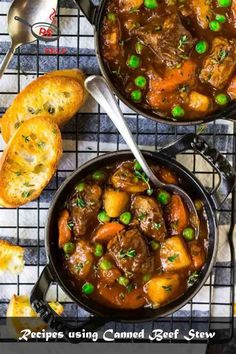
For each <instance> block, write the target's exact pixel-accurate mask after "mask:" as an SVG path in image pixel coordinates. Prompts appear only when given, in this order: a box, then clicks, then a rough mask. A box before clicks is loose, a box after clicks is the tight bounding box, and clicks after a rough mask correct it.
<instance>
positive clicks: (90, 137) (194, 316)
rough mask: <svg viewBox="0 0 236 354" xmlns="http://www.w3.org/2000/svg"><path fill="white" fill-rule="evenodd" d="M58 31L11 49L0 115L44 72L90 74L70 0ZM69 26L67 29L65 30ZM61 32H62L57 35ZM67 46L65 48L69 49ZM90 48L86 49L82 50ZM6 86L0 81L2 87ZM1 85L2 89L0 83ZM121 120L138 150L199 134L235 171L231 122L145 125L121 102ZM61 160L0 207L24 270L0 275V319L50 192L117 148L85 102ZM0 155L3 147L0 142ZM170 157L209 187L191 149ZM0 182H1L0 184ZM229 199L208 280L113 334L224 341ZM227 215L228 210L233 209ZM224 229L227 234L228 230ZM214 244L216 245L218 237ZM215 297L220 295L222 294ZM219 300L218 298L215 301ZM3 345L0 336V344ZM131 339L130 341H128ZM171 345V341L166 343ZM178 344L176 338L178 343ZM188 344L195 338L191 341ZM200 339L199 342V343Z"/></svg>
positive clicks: (2, 44)
mask: <svg viewBox="0 0 236 354" xmlns="http://www.w3.org/2000/svg"><path fill="white" fill-rule="evenodd" d="M7 9H8V5H7V2H4V1H0V24H1V26H0V59H2V58H3V56H4V54H5V53H6V49H7V47H8V44H7V43H6V41H8V40H9V38H8V33H7V29H6V14H7ZM57 20H58V26H59V28H60V30H61V37H60V38H59V39H58V40H57V43H56V45H52V46H50V45H47V46H46V45H45V44H44V43H42V42H39V41H37V42H35V43H34V44H31V45H26V46H24V47H22V48H20V49H18V50H17V52H16V54H15V56H14V60H13V62H12V63H11V66H10V68H9V70H8V71H7V73H6V74H5V77H4V79H3V80H4V81H3V80H2V84H1V83H0V113H1V114H2V113H4V112H5V110H6V108H7V106H8V105H9V104H10V102H11V100H12V99H13V98H14V96H15V95H16V94H17V93H18V92H20V91H21V89H22V88H23V87H24V86H25V85H26V83H28V82H30V81H31V80H32V79H33V78H36V77H38V76H40V75H42V74H44V73H45V72H47V71H51V70H59V69H63V68H73V67H79V68H81V69H83V70H84V71H85V72H86V73H87V74H88V75H89V74H94V73H98V72H99V69H98V65H97V62H96V56H95V52H94V50H93V32H92V27H90V26H89V25H88V23H87V20H86V19H85V18H84V16H83V15H82V14H81V13H80V12H79V10H78V9H76V8H75V6H74V4H73V2H72V1H59V9H58V16H57ZM66 23H69V24H71V25H69V26H66V25H65V24H66ZM64 28H67V30H64ZM68 43H73V45H72V46H70V45H68ZM89 48H90V49H89ZM6 83H7V84H6ZM4 84H5V85H4ZM3 87H4V89H3ZM121 108H122V110H123V111H124V113H125V117H126V119H127V122H128V124H129V127H130V129H131V130H132V132H133V134H134V136H135V137H136V140H137V143H138V144H139V145H140V146H141V147H144V148H146V149H150V150H158V149H159V148H160V147H163V146H164V145H165V144H167V143H169V142H170V141H173V140H175V139H177V138H179V137H181V136H183V135H184V134H185V133H190V132H195V133H200V134H201V135H202V136H203V138H204V139H205V140H206V141H207V142H208V143H209V144H211V145H212V146H215V147H216V148H217V149H218V150H219V151H220V152H221V153H223V154H224V155H225V156H227V158H228V159H229V161H230V162H231V163H232V164H233V166H234V168H235V167H236V125H235V124H233V123H230V122H228V123H227V122H226V121H217V122H213V123H211V124H208V125H206V126H200V127H199V126H197V127H173V126H168V125H161V124H158V123H155V122H153V121H150V120H147V119H145V118H143V117H141V116H139V115H137V114H135V113H134V112H132V111H130V110H127V108H126V107H124V106H123V105H122V104H121ZM63 141H64V155H63V159H62V162H61V164H60V166H59V169H58V171H57V173H56V175H55V177H54V179H53V180H52V181H51V183H50V185H49V186H48V187H47V188H46V189H45V191H44V192H43V193H42V195H41V197H40V198H39V199H38V200H37V201H35V202H32V203H30V204H29V205H26V206H23V207H21V208H18V209H16V210H10V209H3V208H2V209H0V220H1V224H0V237H1V238H4V239H7V240H10V241H12V242H15V243H17V244H18V245H20V246H22V247H24V248H25V259H26V263H25V269H24V272H23V273H22V274H21V275H19V276H17V277H13V276H9V277H8V278H4V279H3V280H2V278H0V317H1V318H2V319H4V318H5V316H6V310H7V306H8V302H9V299H10V298H11V296H12V295H13V294H21V295H22V294H29V293H30V290H31V289H32V287H33V285H34V283H35V282H36V281H37V279H38V276H39V274H40V273H41V271H42V269H43V266H44V265H45V264H46V255H45V249H44V225H45V222H46V219H47V216H46V215H47V210H48V207H49V204H50V201H51V200H52V198H53V195H54V193H55V192H56V190H57V189H58V187H59V186H60V184H61V183H62V182H63V180H64V179H65V178H66V177H67V176H68V175H70V174H71V173H72V172H73V171H74V170H75V169H76V168H77V167H78V166H80V165H81V164H82V163H84V162H85V161H87V160H89V159H91V158H92V157H96V156H98V155H100V154H103V153H106V152H108V151H112V150H114V151H116V150H119V149H123V148H124V147H125V145H124V143H123V141H122V139H121V137H120V136H119V134H118V133H117V131H116V129H115V128H114V126H113V125H112V123H111V122H110V121H109V119H108V118H107V117H106V115H105V114H103V112H102V111H101V109H100V107H99V106H97V105H96V104H95V103H94V102H92V101H90V102H89V104H87V106H86V107H85V108H84V109H83V110H82V111H81V112H79V113H78V114H77V116H76V117H75V118H74V119H73V120H72V121H71V122H70V123H69V124H68V125H67V126H65V127H64V128H63ZM0 148H1V152H2V151H3V148H4V144H3V142H2V141H0ZM178 159H179V160H180V161H181V162H182V163H183V164H185V165H187V167H188V168H189V169H190V170H192V171H193V172H194V173H195V175H196V176H197V177H198V178H199V179H200V180H201V181H202V182H203V183H204V184H205V185H206V187H207V188H209V189H210V188H212V187H214V186H215V185H216V183H217V176H216V172H215V171H214V170H212V169H211V168H209V166H207V165H206V164H204V163H203V161H201V159H200V157H199V156H198V155H197V154H196V153H193V152H185V153H183V154H181V155H180V156H178ZM0 183H1V182H0ZM235 199H236V197H235V194H234V195H232V196H230V197H229V198H228V200H227V201H226V202H225V203H224V205H223V206H222V208H221V210H219V213H218V214H219V224H220V227H219V231H220V238H224V242H223V244H222V247H223V249H224V251H222V250H221V251H222V252H221V253H220V255H219V257H218V261H217V263H216V265H215V267H214V269H213V272H212V274H211V276H210V277H209V279H208V281H207V283H206V284H205V285H204V287H203V289H202V290H201V291H200V293H199V294H198V295H197V296H195V298H194V299H193V300H192V301H191V302H190V303H189V304H188V305H186V306H185V307H184V308H183V309H182V310H181V311H179V312H178V313H175V314H174V315H172V316H171V317H168V318H165V319H163V320H162V321H160V320H158V321H152V322H149V323H146V324H145V325H144V324H136V325H133V324H124V323H123V324H122V323H110V324H108V328H109V327H111V326H112V327H113V328H114V330H115V331H126V332H130V331H134V330H140V329H141V328H143V327H145V329H146V330H147V331H152V330H153V329H155V328H160V325H161V323H162V325H163V326H164V329H165V330H167V331H171V330H174V329H175V328H177V327H180V326H183V327H184V328H185V329H190V328H192V327H193V326H194V324H195V325H196V326H197V328H198V329H203V328H205V329H206V330H209V329H213V328H219V329H220V332H219V334H218V335H217V341H218V342H227V341H229V340H230V339H231V338H232V337H233V331H234V321H233V316H234V306H233V304H234V259H233V250H232V248H231V249H230V248H229V246H228V243H227V235H231V237H232V236H233V232H235V230H234V225H235V223H236V220H235V218H236V216H235ZM233 210H234V212H233ZM226 230H230V231H229V232H228V233H227V231H226ZM221 241H222V240H221ZM227 247H228V250H227ZM222 293H224V296H223V297H222ZM49 297H51V299H53V300H58V301H60V302H61V303H63V304H64V307H65V313H66V315H68V316H70V317H76V316H78V317H84V318H86V317H87V316H88V314H87V313H86V312H85V311H83V310H81V309H79V308H78V307H77V306H76V305H75V304H74V303H72V302H71V300H70V299H69V298H67V297H66V296H65V294H63V292H62V291H61V289H59V287H58V286H57V285H53V286H52V287H51V289H50V294H49ZM222 299H223V300H222ZM1 340H3V341H8V340H10V339H8V338H1V339H0V341H1ZM130 341H132V340H130ZM166 341H168V342H175V341H176V340H166ZM178 341H179V342H181V341H184V340H183V339H181V338H180V339H178ZM194 341H195V342H198V341H200V340H198V339H195V340H194ZM201 342H207V340H206V339H204V340H201Z"/></svg>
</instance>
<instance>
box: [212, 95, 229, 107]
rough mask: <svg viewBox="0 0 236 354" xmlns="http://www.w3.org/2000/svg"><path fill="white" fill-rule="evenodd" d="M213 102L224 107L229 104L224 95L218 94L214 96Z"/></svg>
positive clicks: (227, 98)
mask: <svg viewBox="0 0 236 354" xmlns="http://www.w3.org/2000/svg"><path fill="white" fill-rule="evenodd" d="M215 101H216V103H217V104H218V105H220V106H224V105H226V104H227V103H229V96H227V95H225V94H224V93H219V94H218V95H216V96H215Z"/></svg>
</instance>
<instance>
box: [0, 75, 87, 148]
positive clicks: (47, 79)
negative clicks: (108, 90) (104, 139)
mask: <svg viewBox="0 0 236 354" xmlns="http://www.w3.org/2000/svg"><path fill="white" fill-rule="evenodd" d="M84 80H85V75H84V74H83V72H82V71H81V70H79V69H72V70H59V71H54V72H51V73H48V74H46V75H44V76H41V77H39V78H37V79H36V80H34V81H32V82H31V83H30V84H29V85H28V86H26V87H25V88H24V89H23V90H22V91H21V92H20V93H19V94H18V95H17V96H16V98H15V99H14V101H13V103H12V105H11V106H10V107H9V108H8V110H7V111H6V113H5V114H4V115H3V116H2V119H1V131H2V136H3V139H4V140H5V142H6V143H7V142H8V141H9V140H10V138H11V137H12V136H13V135H14V133H15V132H16V131H17V129H19V127H20V125H21V124H22V122H24V121H26V120H28V119H31V118H33V117H37V116H43V117H45V118H49V119H51V120H52V121H54V122H55V123H57V124H58V125H59V126H61V125H63V124H65V123H67V122H68V121H69V120H70V119H71V118H72V117H73V116H74V115H75V114H76V113H77V112H78V111H79V109H80V108H81V107H82V106H83V104H84V103H85V101H86V98H87V92H86V90H85V88H84Z"/></svg>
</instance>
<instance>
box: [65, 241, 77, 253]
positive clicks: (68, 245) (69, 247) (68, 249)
mask: <svg viewBox="0 0 236 354" xmlns="http://www.w3.org/2000/svg"><path fill="white" fill-rule="evenodd" d="M63 250H64V252H65V253H66V254H70V253H72V252H74V250H75V245H74V243H73V242H67V243H66V244H65V245H64V246H63Z"/></svg>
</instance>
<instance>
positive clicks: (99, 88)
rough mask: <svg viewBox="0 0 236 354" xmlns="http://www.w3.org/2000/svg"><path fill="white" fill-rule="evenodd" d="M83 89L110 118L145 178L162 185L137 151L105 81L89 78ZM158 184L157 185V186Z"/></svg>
mask: <svg viewBox="0 0 236 354" xmlns="http://www.w3.org/2000/svg"><path fill="white" fill-rule="evenodd" d="M85 87H86V89H87V90H88V92H89V93H90V94H91V96H92V97H93V98H95V100H96V101H97V102H98V103H99V104H100V106H101V107H102V108H103V109H104V111H105V112H106V113H107V114H108V116H109V117H110V118H111V120H112V121H113V123H114V124H115V126H116V128H117V129H118V131H119V132H120V134H121V136H122V137H123V138H124V140H125V142H126V144H127V145H128V146H129V148H130V150H131V151H132V153H133V155H134V156H135V158H136V160H137V161H138V162H139V163H140V165H141V167H142V169H143V171H144V172H145V174H146V175H147V177H148V178H149V179H150V180H151V181H152V182H153V183H154V184H155V185H156V186H157V187H158V186H159V187H161V186H162V183H161V182H160V181H158V180H157V177H156V176H155V175H154V173H153V172H152V170H151V169H150V167H149V166H148V164H147V162H146V160H145V159H144V157H143V155H142V153H141V151H140V150H139V148H138V146H137V144H136V142H135V141H134V139H133V136H132V134H131V132H130V130H129V128H128V126H127V124H126V122H125V119H124V116H123V114H122V112H121V110H120V107H119V106H118V103H117V101H116V99H115V97H114V95H113V94H112V93H111V91H110V89H109V87H108V85H107V83H106V81H105V79H104V78H103V77H102V76H90V77H88V78H87V79H86V81H85ZM157 184H158V185H157Z"/></svg>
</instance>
